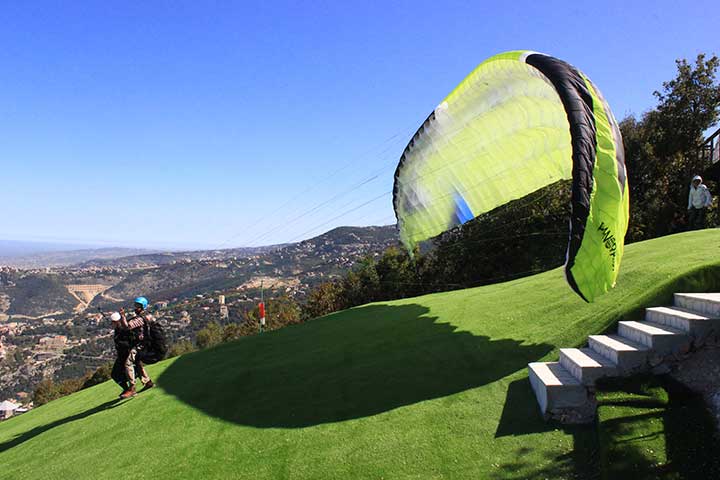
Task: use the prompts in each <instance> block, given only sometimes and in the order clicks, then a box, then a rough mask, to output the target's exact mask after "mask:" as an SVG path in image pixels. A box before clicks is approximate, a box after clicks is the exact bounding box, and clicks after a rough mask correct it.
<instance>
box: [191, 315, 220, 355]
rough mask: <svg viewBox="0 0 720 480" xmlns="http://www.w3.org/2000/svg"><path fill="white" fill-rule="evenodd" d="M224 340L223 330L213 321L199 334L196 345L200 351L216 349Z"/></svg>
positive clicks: (196, 337)
mask: <svg viewBox="0 0 720 480" xmlns="http://www.w3.org/2000/svg"><path fill="white" fill-rule="evenodd" d="M222 340H223V329H222V327H221V326H220V324H219V323H217V322H215V321H212V322H210V323H208V324H207V325H206V326H205V328H203V329H201V330H200V331H198V332H197V335H196V336H195V344H196V345H197V347H198V349H200V350H204V349H206V348H210V347H214V346H215V345H218V344H219V343H222Z"/></svg>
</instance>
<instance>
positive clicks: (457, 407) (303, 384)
mask: <svg viewBox="0 0 720 480" xmlns="http://www.w3.org/2000/svg"><path fill="white" fill-rule="evenodd" d="M718 246H720V233H719V232H718V231H717V230H715V231H710V230H708V231H703V232H697V233H688V234H681V235H675V236H671V237H664V238H661V239H657V240H653V241H649V242H644V243H639V244H634V245H630V246H628V248H627V251H626V255H625V259H624V264H623V268H622V274H621V276H620V279H619V281H618V287H617V288H616V289H615V290H613V291H612V292H611V293H609V294H607V295H605V296H604V297H602V298H601V299H600V300H599V301H598V302H596V303H594V304H585V303H583V302H582V301H581V300H580V299H579V298H578V297H577V296H576V295H574V294H573V293H572V292H571V291H570V289H569V288H568V287H567V285H566V284H565V281H564V278H563V273H562V271H561V270H560V269H557V270H553V271H550V272H546V273H543V274H540V275H536V276H533V277H528V278H523V279H519V280H515V281H512V282H508V283H504V284H498V285H492V286H486V287H480V288H475V289H469V290H462V291H456V292H449V293H442V294H434V295H428V296H424V297H418V298H411V299H405V300H401V301H394V302H387V303H382V304H371V305H365V306H362V307H357V308H354V309H351V310H348V311H344V312H339V313H336V314H333V315H329V316H327V317H323V318H320V319H317V320H314V321H312V322H309V323H307V324H304V325H299V326H296V327H291V328H286V329H283V330H280V331H276V332H272V333H269V334H264V335H262V336H256V337H251V338H245V339H242V340H240V341H238V342H234V343H231V344H226V345H222V346H220V347H218V348H215V349H211V350H207V351H203V352H198V353H194V354H190V355H185V356H182V357H179V358H175V359H171V360H168V361H165V362H163V363H161V364H158V365H155V366H154V367H152V368H151V369H150V372H151V374H152V376H153V377H154V378H155V379H156V380H158V383H159V385H160V388H156V389H154V390H151V391H149V392H146V393H143V394H140V395H139V396H138V397H136V398H134V399H130V400H128V401H125V402H116V401H114V400H113V399H114V398H115V396H116V395H117V393H118V391H117V387H116V386H115V385H111V384H109V383H105V384H102V385H98V386H96V387H93V388H90V389H88V390H84V391H82V392H79V393H77V394H75V395H72V396H70V397H66V398H63V399H60V400H57V401H55V402H52V403H50V404H48V405H46V406H43V407H40V408H38V409H36V410H34V411H32V412H30V413H28V414H26V415H23V416H20V417H17V418H14V419H12V420H10V421H8V422H4V423H3V424H0V478H3V479H5V478H7V479H11V478H12V479H20V478H77V479H86V478H87V479H103V478H119V477H120V476H121V475H131V476H132V477H135V478H173V479H181V478H188V479H189V478H253V479H255V478H293V479H295V478H422V479H428V478H483V479H486V478H578V477H580V476H586V475H588V476H593V475H594V472H595V471H596V469H597V468H598V467H597V465H598V464H599V463H600V462H599V460H598V457H599V453H598V448H597V441H596V437H597V435H596V433H595V427H582V428H562V427H560V426H558V425H552V424H547V423H545V422H543V421H542V420H541V418H540V415H539V413H538V409H537V405H536V401H535V398H534V396H533V394H532V391H531V389H530V387H529V383H528V381H527V375H526V371H525V366H526V364H527V362H529V361H536V360H552V359H556V358H557V348H558V347H564V346H575V345H580V344H582V343H583V342H584V341H585V338H586V337H587V335H588V334H592V333H598V332H600V331H603V330H605V329H606V328H608V327H610V326H612V325H613V324H614V322H616V321H617V320H619V319H622V318H637V317H638V316H639V315H640V313H641V311H642V308H643V307H645V306H648V305H656V304H662V303H669V302H670V300H671V294H672V292H673V291H680V290H683V291H704V290H706V289H718V288H720V259H719V257H718V255H717V253H718Z"/></svg>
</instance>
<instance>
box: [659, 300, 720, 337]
mask: <svg viewBox="0 0 720 480" xmlns="http://www.w3.org/2000/svg"><path fill="white" fill-rule="evenodd" d="M645 321H646V322H651V323H655V324H658V325H664V326H667V327H671V328H674V329H677V330H680V331H682V332H685V333H687V334H688V335H690V336H691V337H693V338H698V337H703V336H705V335H707V334H708V333H710V332H711V331H713V330H720V320H719V319H713V318H710V317H708V316H707V315H703V314H700V313H696V312H695V311H693V310H688V309H686V308H682V307H652V308H646V309H645Z"/></svg>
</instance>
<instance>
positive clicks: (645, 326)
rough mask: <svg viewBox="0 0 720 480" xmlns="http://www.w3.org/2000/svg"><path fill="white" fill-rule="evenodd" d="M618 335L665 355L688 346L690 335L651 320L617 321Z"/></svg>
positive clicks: (685, 348)
mask: <svg viewBox="0 0 720 480" xmlns="http://www.w3.org/2000/svg"><path fill="white" fill-rule="evenodd" d="M618 335H620V336H621V337H624V338H627V339H629V340H632V341H633V342H635V343H639V344H640V345H644V346H645V347H648V348H650V349H652V350H653V353H658V354H660V355H665V354H668V353H672V352H677V351H680V350H683V349H684V350H687V349H688V348H690V337H689V336H688V335H686V334H685V332H683V331H681V330H677V329H675V328H672V327H668V326H665V325H658V324H657V323H651V322H618Z"/></svg>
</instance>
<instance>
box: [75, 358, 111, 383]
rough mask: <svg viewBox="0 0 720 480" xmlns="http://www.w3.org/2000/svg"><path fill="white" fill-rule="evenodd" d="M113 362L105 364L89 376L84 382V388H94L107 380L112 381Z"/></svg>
mask: <svg viewBox="0 0 720 480" xmlns="http://www.w3.org/2000/svg"><path fill="white" fill-rule="evenodd" d="M112 367H113V364H112V362H108V363H105V364H103V365H101V366H100V367H98V368H97V370H95V371H94V372H93V373H92V374H91V375H89V376H88V377H87V378H86V379H85V381H84V382H83V385H82V388H88V387H92V386H93V385H98V384H100V383H103V382H105V381H107V380H110V378H111V374H112Z"/></svg>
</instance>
